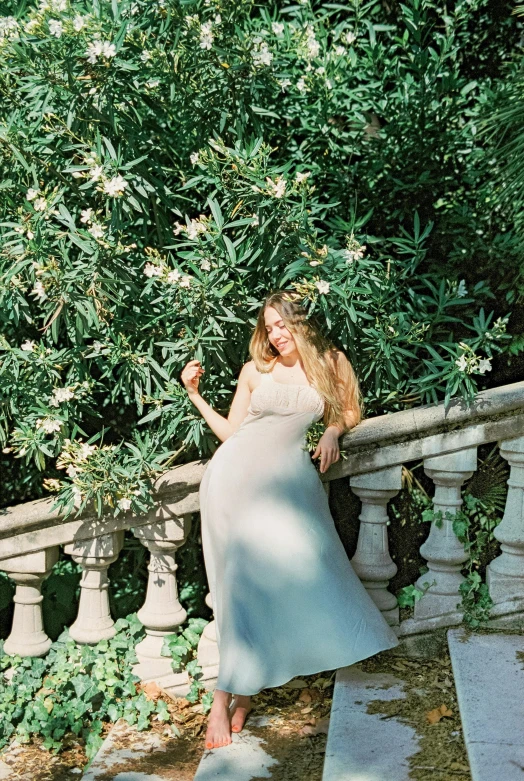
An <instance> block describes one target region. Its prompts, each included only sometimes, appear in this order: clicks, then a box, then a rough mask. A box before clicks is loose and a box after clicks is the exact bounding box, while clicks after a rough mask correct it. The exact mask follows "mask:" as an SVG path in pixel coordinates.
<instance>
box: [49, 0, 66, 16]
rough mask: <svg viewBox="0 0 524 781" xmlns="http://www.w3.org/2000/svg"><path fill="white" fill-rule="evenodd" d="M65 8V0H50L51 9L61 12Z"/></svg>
mask: <svg viewBox="0 0 524 781" xmlns="http://www.w3.org/2000/svg"><path fill="white" fill-rule="evenodd" d="M66 9H67V0H51V10H52V11H56V12H57V13H61V12H62V11H65V10H66Z"/></svg>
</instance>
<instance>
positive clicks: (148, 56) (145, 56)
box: [140, 49, 153, 62]
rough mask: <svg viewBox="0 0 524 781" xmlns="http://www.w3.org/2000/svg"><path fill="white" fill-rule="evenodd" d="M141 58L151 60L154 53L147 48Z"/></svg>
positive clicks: (144, 60)
mask: <svg viewBox="0 0 524 781" xmlns="http://www.w3.org/2000/svg"><path fill="white" fill-rule="evenodd" d="M140 59H141V60H142V62H149V60H152V59H153V55H152V54H151V52H149V51H148V50H147V49H144V51H143V52H142V54H141V55H140Z"/></svg>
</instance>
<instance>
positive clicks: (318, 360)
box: [181, 290, 398, 748]
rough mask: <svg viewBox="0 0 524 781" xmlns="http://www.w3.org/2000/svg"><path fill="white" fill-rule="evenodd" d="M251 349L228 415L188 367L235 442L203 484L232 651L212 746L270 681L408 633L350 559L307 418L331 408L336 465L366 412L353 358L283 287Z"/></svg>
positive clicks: (212, 564) (213, 566) (209, 559)
mask: <svg viewBox="0 0 524 781" xmlns="http://www.w3.org/2000/svg"><path fill="white" fill-rule="evenodd" d="M250 354H251V356H252V360H251V361H249V362H248V363H246V364H245V365H244V366H243V368H242V370H241V372H240V376H239V379H238V385H237V389H236V393H235V396H234V398H233V402H232V404H231V409H230V412H229V415H228V416H227V418H225V417H222V415H220V414H219V413H218V412H216V411H215V410H214V409H213V408H212V407H210V405H209V404H208V403H207V402H206V401H204V399H203V398H202V396H201V395H200V394H199V392H198V384H199V379H200V377H201V376H202V374H203V372H204V370H203V369H202V367H201V366H200V363H199V361H189V363H187V364H186V366H185V367H184V369H183V371H182V374H181V379H182V382H183V383H184V386H185V388H186V389H187V392H188V394H189V397H190V399H191V401H192V402H193V404H194V405H195V407H196V408H197V409H198V410H199V412H200V413H201V414H202V415H203V417H204V419H205V420H206V422H207V423H208V425H209V427H210V428H211V430H212V431H213V432H214V433H215V434H216V435H217V437H218V438H219V439H220V440H222V442H223V444H222V445H221V446H220V447H219V448H218V449H217V451H216V452H215V454H214V455H213V458H212V459H211V460H210V462H209V464H208V467H207V469H206V471H205V473H204V477H203V479H202V483H201V485H200V508H201V519H202V547H203V553H204V560H205V567H206V574H207V579H208V582H209V588H210V592H211V597H212V600H213V610H214V615H215V621H216V630H217V642H218V646H219V652H220V664H219V673H218V680H217V684H216V688H215V692H214V699H213V705H212V707H211V711H210V713H209V718H208V728H207V732H206V738H205V741H206V743H205V745H206V748H217V747H219V746H225V745H227V744H229V743H231V732H232V731H233V732H239V731H240V730H241V729H242V727H243V725H244V721H245V718H246V715H247V713H248V712H249V710H250V695H252V694H256V693H257V692H259V691H260V690H261V689H263V688H268V687H274V686H281V685H282V684H284V683H285V682H286V681H289V680H290V679H291V678H294V677H295V676H297V675H308V674H312V673H315V672H320V671H323V670H332V669H336V668H339V667H344V666H346V665H350V664H353V663H354V662H357V661H359V660H360V659H364V658H366V657H368V656H372V655H373V654H376V653H378V652H379V651H382V650H385V649H386V648H392V647H394V646H395V645H398V640H397V636H396V635H395V633H394V631H393V630H392V629H391V627H389V625H388V624H387V622H386V621H385V619H384V617H383V616H382V614H381V612H380V610H379V609H378V608H377V606H376V605H375V603H374V602H373V600H372V599H371V597H370V596H369V595H368V593H367V591H366V590H365V588H364V587H363V585H362V583H361V582H360V580H359V578H358V577H357V575H356V573H355V571H354V570H353V568H352V566H351V563H350V561H349V559H348V557H347V555H346V553H345V551H344V548H343V546H342V543H341V541H340V538H339V536H338V534H337V531H336V529H335V525H334V522H333V518H332V516H331V514H330V510H329V505H328V500H327V496H326V493H325V491H324V488H323V486H322V483H321V481H320V479H319V477H318V475H317V473H316V470H315V468H314V466H313V464H312V463H311V458H310V456H309V453H308V452H307V450H305V449H304V444H305V433H306V431H307V429H308V428H309V426H310V425H311V424H312V423H313V422H315V421H318V420H320V418H322V417H323V420H324V423H325V424H326V426H327V427H326V430H325V432H324V433H323V435H322V437H321V438H320V441H319V443H318V447H317V448H316V450H315V452H314V454H313V458H320V471H321V472H325V471H326V470H327V469H328V468H329V467H330V465H331V464H332V463H333V462H335V461H338V459H339V456H340V452H339V445H338V439H339V437H340V435H341V434H342V433H343V432H345V431H347V430H348V429H350V428H351V427H352V426H354V425H356V424H357V423H358V422H359V420H360V414H361V413H360V403H359V391H358V384H357V380H356V377H355V375H354V372H353V370H352V368H351V365H350V363H349V361H348V360H347V358H346V357H345V356H344V354H343V353H342V352H340V351H338V350H336V349H335V348H334V347H333V346H332V345H331V344H330V343H329V342H328V341H327V340H326V339H324V338H323V337H322V336H321V334H320V333H319V332H318V331H317V330H316V329H315V328H314V327H313V326H312V324H311V323H310V322H309V321H308V319H307V312H306V310H305V309H304V308H303V307H302V306H301V305H300V296H299V295H298V294H297V293H295V292H294V291H284V290H281V291H276V292H273V293H271V294H270V295H269V296H268V297H267V298H266V300H265V301H264V304H263V306H262V308H261V309H260V313H259V315H258V320H257V324H256V327H255V331H254V333H253V336H252V338H251V342H250ZM233 693H234V694H235V700H234V704H233V708H232V709H230V704H231V699H232V694H233Z"/></svg>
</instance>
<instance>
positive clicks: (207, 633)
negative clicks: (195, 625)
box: [197, 592, 219, 688]
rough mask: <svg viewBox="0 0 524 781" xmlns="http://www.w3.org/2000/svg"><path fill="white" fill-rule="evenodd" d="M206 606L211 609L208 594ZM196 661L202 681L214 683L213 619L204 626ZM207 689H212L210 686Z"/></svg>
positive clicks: (215, 656)
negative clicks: (200, 669)
mask: <svg viewBox="0 0 524 781" xmlns="http://www.w3.org/2000/svg"><path fill="white" fill-rule="evenodd" d="M206 605H207V606H208V607H209V608H211V609H213V599H212V597H211V594H210V593H209V592H208V593H207V594H206ZM197 660H198V664H199V665H200V667H201V668H202V681H206V682H207V683H208V684H212V682H213V681H215V682H216V678H217V677H218V663H219V652H218V643H217V627H216V621H215V619H213V620H212V621H210V622H209V624H206V626H205V628H204V631H203V632H202V636H201V637H200V641H199V643H198V652H197ZM208 688H212V685H211V686H209V687H208Z"/></svg>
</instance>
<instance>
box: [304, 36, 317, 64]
mask: <svg viewBox="0 0 524 781" xmlns="http://www.w3.org/2000/svg"><path fill="white" fill-rule="evenodd" d="M306 47H307V55H308V57H309V59H310V60H312V59H314V58H315V57H318V55H319V54H320V44H319V42H318V41H317V40H316V38H308V39H307V43H306Z"/></svg>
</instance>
